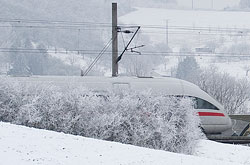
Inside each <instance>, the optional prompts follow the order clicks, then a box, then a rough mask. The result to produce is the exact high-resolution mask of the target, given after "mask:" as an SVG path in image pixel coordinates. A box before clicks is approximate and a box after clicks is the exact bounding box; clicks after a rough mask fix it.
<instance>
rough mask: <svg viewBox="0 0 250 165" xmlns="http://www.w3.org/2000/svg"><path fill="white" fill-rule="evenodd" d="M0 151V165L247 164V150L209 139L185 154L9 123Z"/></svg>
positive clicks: (1, 132) (2, 130) (0, 133)
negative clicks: (188, 153)
mask: <svg viewBox="0 0 250 165" xmlns="http://www.w3.org/2000/svg"><path fill="white" fill-rule="evenodd" d="M0 148H1V149H0V165H17V164H18V165H35V164H43V165H78V164H84V165H88V164H91V165H98V164H102V165H112V164H114V165H118V164H120V165H132V164H136V165H138V164H139V165H140V164H141V165H152V164H158V165H163V164H171V165H181V164H185V165H195V164H197V165H201V164H202V165H211V164H213V165H236V164H245V165H246V164H250V148H248V147H244V146H237V145H226V144H220V143H216V142H212V141H209V140H200V141H197V146H196V149H195V151H194V154H193V155H184V154H176V153H171V152H166V151H159V150H153V149H147V148H141V147H136V146H131V145H125V144H120V143H115V142H108V141H102V140H96V139H90V138H84V137H80V136H73V135H67V134H63V133H57V132H52V131H46V130H39V129H34V128H27V127H23V126H17V125H12V124H8V123H0Z"/></svg>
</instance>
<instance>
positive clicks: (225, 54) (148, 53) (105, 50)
mask: <svg viewBox="0 0 250 165" xmlns="http://www.w3.org/2000/svg"><path fill="white" fill-rule="evenodd" d="M110 42H111V41H109V42H108V43H107V44H106V45H105V46H104V48H103V49H102V50H83V49H69V50H55V49H25V48H0V52H6V53H8V52H15V53H45V52H47V53H62V54H69V53H70V52H71V53H72V52H73V53H78V52H83V53H85V54H98V55H101V56H102V55H103V54H111V51H109V50H108V48H109V46H110ZM128 55H130V56H154V57H157V56H176V57H181V56H194V57H234V58H235V57H250V52H249V53H228V52H214V53H205V52H164V51H162V52H157V51H143V52H141V55H139V54H133V53H129V52H128ZM101 56H97V57H96V58H95V59H97V60H98V59H100V57H101ZM94 61H95V60H94Z"/></svg>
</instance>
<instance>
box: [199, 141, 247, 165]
mask: <svg viewBox="0 0 250 165" xmlns="http://www.w3.org/2000/svg"><path fill="white" fill-rule="evenodd" d="M194 155H196V156H199V157H205V158H209V159H210V158H211V159H217V160H222V161H229V162H238V163H242V164H250V147H246V146H241V145H230V144H222V143H217V142H213V141H210V140H200V141H199V142H198V144H197V146H196V149H195V152H194Z"/></svg>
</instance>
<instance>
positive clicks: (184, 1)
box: [177, 0, 240, 9]
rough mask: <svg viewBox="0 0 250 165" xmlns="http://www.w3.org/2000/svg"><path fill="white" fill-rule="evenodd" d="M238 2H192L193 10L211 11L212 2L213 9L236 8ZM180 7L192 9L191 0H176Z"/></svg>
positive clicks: (225, 0)
mask: <svg viewBox="0 0 250 165" xmlns="http://www.w3.org/2000/svg"><path fill="white" fill-rule="evenodd" d="M239 1H240V0H193V3H194V8H202V9H211V8H212V5H211V4H212V2H213V7H214V9H223V8H225V7H228V6H229V7H232V6H237V5H238V4H239ZM177 2H178V4H179V5H180V6H184V7H190V8H191V7H192V0H177Z"/></svg>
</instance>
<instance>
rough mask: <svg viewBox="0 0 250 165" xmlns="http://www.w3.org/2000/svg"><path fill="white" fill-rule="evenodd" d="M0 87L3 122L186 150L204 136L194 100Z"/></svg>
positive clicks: (71, 89)
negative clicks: (194, 106)
mask: <svg viewBox="0 0 250 165" xmlns="http://www.w3.org/2000/svg"><path fill="white" fill-rule="evenodd" d="M0 89H1V91H0V96H1V97H0V120H1V121H6V122H12V123H15V124H21V125H26V126H30V127H36V128H42V129H48V130H54V131H61V132H65V133H70V134H75V135H82V136H86V137H92V138H98V139H103V140H109V141H116V142H121V143H126V144H132V145H137V146H142V147H149V148H154V149H161V150H167V151H173V152H182V153H191V152H192V146H194V142H195V140H196V139H199V138H202V137H203V136H202V133H201V131H200V129H199V128H198V127H199V118H198V116H197V115H196V113H195V110H194V109H193V105H192V104H193V103H192V101H191V100H190V99H188V98H176V97H170V96H168V97H166V96H159V95H154V94H153V93H151V92H150V91H144V92H141V93H138V92H134V91H126V92H125V91H123V92H121V93H117V92H114V91H107V92H102V93H97V92H93V91H90V90H87V89H84V88H81V87H77V86H76V85H70V84H69V85H66V86H64V87H59V86H54V85H51V84H36V85H34V84H28V83H26V84H25V83H14V82H12V81H8V80H2V81H1V82H0Z"/></svg>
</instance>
